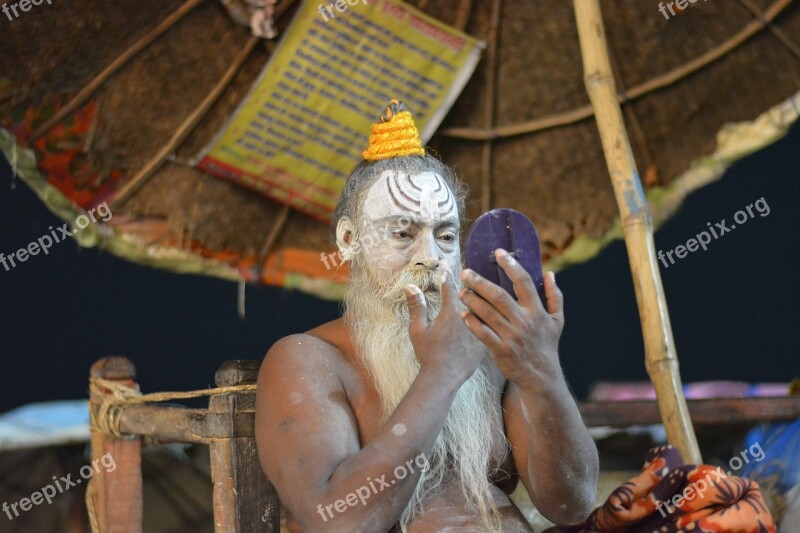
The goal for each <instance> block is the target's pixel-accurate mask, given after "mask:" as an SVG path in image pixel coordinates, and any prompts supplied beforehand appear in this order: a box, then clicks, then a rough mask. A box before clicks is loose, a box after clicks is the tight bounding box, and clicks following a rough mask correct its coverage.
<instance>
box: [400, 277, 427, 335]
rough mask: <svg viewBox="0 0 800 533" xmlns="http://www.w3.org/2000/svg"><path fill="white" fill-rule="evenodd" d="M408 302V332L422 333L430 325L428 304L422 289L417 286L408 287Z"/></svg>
mask: <svg viewBox="0 0 800 533" xmlns="http://www.w3.org/2000/svg"><path fill="white" fill-rule="evenodd" d="M405 294H406V301H407V302H408V317H409V321H408V331H409V333H410V332H413V331H422V330H424V329H425V328H426V327H427V325H428V304H427V303H426V302H425V295H424V294H423V293H422V289H420V288H419V287H417V286H416V285H410V284H409V285H406V287H405Z"/></svg>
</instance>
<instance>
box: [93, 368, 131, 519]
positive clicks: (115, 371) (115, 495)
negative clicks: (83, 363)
mask: <svg viewBox="0 0 800 533" xmlns="http://www.w3.org/2000/svg"><path fill="white" fill-rule="evenodd" d="M90 375H91V377H93V378H103V379H107V380H114V381H117V382H119V383H120V385H124V386H125V387H128V388H131V389H133V388H135V387H136V383H135V382H134V379H135V378H136V369H135V368H134V366H133V363H131V362H130V361H129V360H128V359H126V358H124V357H104V358H103V359H100V360H99V361H97V362H96V363H95V364H93V365H92V369H91V373H90ZM90 390H91V393H90V396H89V408H90V409H92V410H93V412H95V413H97V410H98V408H99V406H100V403H101V402H102V401H103V399H104V398H105V395H106V393H107V391H105V390H104V389H102V388H101V389H100V390H101V391H102V392H98V391H97V389H95V388H90ZM91 430H92V461H93V463H94V464H100V463H102V464H103V465H104V466H105V464H106V463H107V462H108V461H107V459H108V458H106V459H103V456H104V455H108V456H109V457H111V458H112V459H113V463H114V464H115V465H116V467H115V468H114V469H113V470H112V471H107V470H106V469H105V468H99V469H97V472H96V473H95V475H94V477H93V478H92V480H91V485H90V490H91V492H90V494H89V495H88V496H87V502H90V503H91V507H90V509H89V510H88V511H89V515H90V517H92V516H94V518H95V520H96V526H97V527H98V529H99V531H101V532H102V533H141V531H142V439H141V438H140V437H138V436H135V437H134V436H132V437H124V438H119V439H117V438H114V437H110V436H108V435H106V434H104V433H102V432H101V431H99V430H98V428H96V427H95V426H94V425H92V428H91ZM78 483H80V481H79V482H78ZM93 521H94V520H93ZM93 529H94V526H93Z"/></svg>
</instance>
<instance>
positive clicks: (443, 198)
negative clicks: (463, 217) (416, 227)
mask: <svg viewBox="0 0 800 533" xmlns="http://www.w3.org/2000/svg"><path fill="white" fill-rule="evenodd" d="M456 210H457V208H456V202H455V198H454V197H453V193H452V191H450V187H448V186H447V184H446V183H445V181H444V179H442V177H441V176H439V175H438V174H435V173H433V172H421V173H419V174H416V175H412V174H407V173H404V172H398V171H394V170H387V171H384V172H383V173H382V174H381V176H380V177H379V178H378V179H377V180H376V181H375V183H374V184H372V186H371V187H370V189H369V191H368V192H367V197H366V199H365V200H364V213H365V214H367V215H368V216H369V217H370V218H371V219H372V220H380V219H382V218H385V217H388V216H396V215H408V214H409V212H410V213H414V214H415V215H416V216H418V217H420V218H424V219H429V220H438V219H440V218H443V217H445V216H447V215H451V214H452V215H453V216H455V217H456V218H457V216H458V213H457V212H456Z"/></svg>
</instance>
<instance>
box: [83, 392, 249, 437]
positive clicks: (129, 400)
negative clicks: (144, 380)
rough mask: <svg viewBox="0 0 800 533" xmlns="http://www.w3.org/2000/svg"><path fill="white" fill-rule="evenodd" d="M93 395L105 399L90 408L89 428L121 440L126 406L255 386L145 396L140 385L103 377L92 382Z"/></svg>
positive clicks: (184, 398) (153, 393)
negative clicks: (121, 420)
mask: <svg viewBox="0 0 800 533" xmlns="http://www.w3.org/2000/svg"><path fill="white" fill-rule="evenodd" d="M89 389H90V392H92V393H95V394H96V395H97V396H99V397H102V398H103V399H102V400H101V402H100V405H99V406H97V407H96V408H94V407H93V408H91V409H90V413H89V426H90V428H91V430H92V431H99V432H101V433H103V434H105V435H108V436H110V437H114V438H117V439H118V438H122V437H124V434H123V433H122V431H121V430H120V418H121V417H122V412H123V411H124V410H125V406H126V405H132V404H140V403H158V402H166V401H169V400H186V399H189V398H200V397H203V396H215V395H217V394H228V393H231V392H246V391H254V390H256V385H232V386H230V387H216V388H213V389H200V390H193V391H185V392H152V393H149V394H142V393H141V391H140V390H139V386H138V385H137V386H136V388H130V387H126V386H125V385H122V384H120V382H118V381H112V380H108V379H103V378H91V379H90V380H89Z"/></svg>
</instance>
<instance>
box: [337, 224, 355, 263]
mask: <svg viewBox="0 0 800 533" xmlns="http://www.w3.org/2000/svg"><path fill="white" fill-rule="evenodd" d="M355 229H356V226H355V224H354V223H353V221H352V220H350V217H348V216H343V217H342V218H340V219H339V222H337V223H336V246H338V247H339V252H340V253H341V254H342V259H343V260H344V261H349V260H351V259H352V258H353V255H354V253H353V243H354V241H355Z"/></svg>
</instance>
